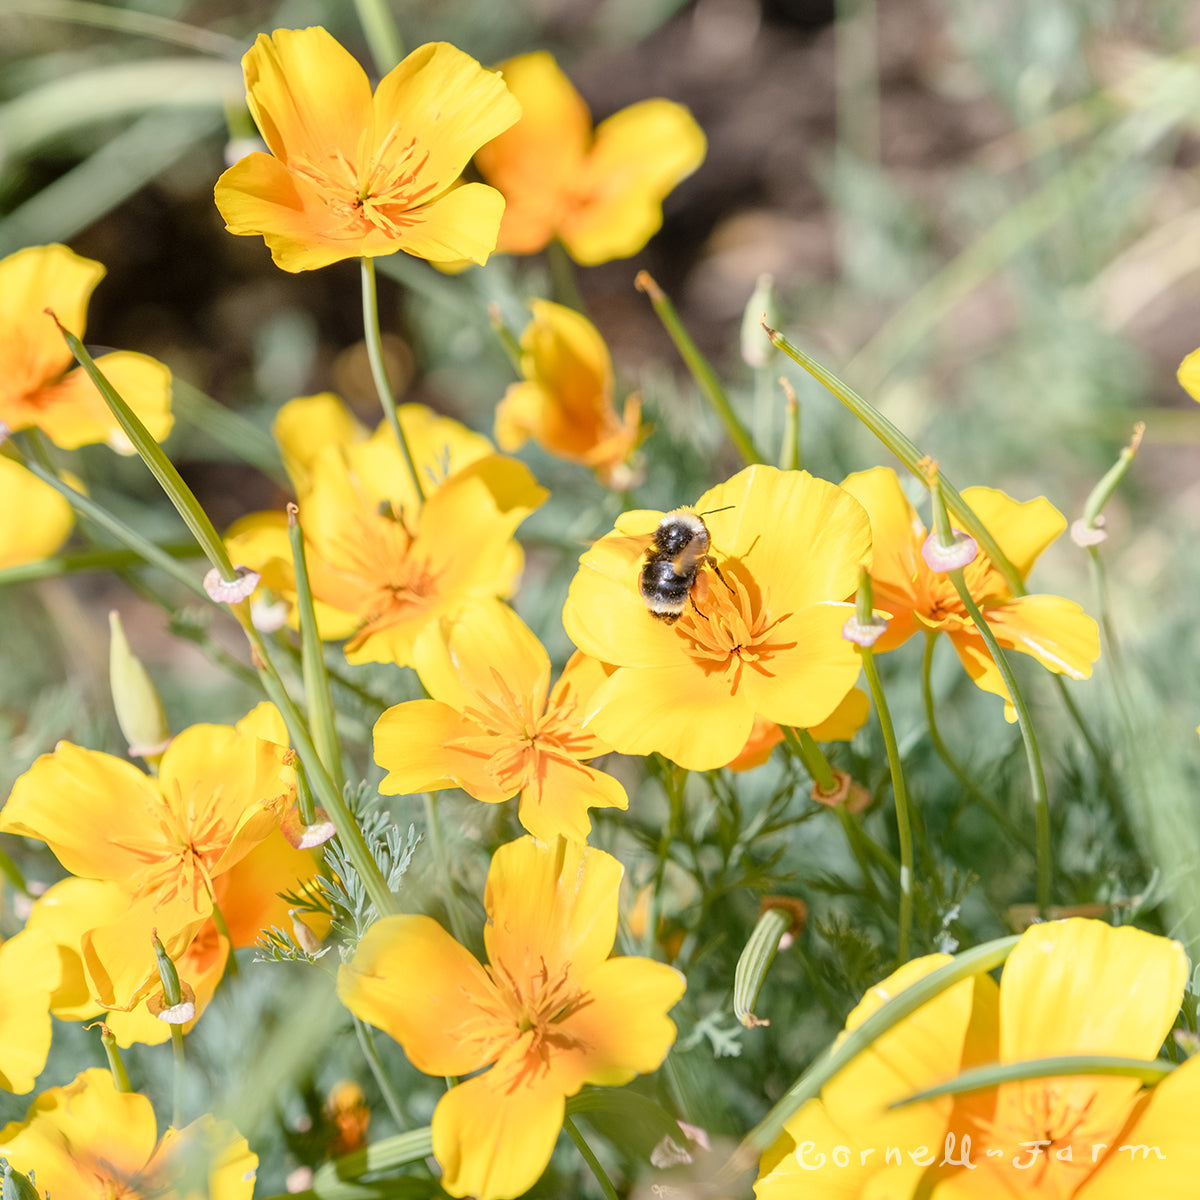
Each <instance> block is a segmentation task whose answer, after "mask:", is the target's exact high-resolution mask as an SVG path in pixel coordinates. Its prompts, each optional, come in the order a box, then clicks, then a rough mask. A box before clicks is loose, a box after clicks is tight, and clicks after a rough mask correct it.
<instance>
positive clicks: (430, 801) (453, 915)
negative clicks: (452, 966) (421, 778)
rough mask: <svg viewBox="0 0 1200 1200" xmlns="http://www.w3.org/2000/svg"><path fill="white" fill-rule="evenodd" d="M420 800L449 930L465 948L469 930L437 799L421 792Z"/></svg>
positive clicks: (432, 795)
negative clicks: (456, 888) (443, 836)
mask: <svg viewBox="0 0 1200 1200" xmlns="http://www.w3.org/2000/svg"><path fill="white" fill-rule="evenodd" d="M421 799H422V800H423V801H424V804H425V827H426V830H427V831H428V833H429V848H430V849H431V850H432V851H433V861H434V862H435V863H436V864H437V873H438V875H439V876H440V877H441V878H442V880H443V881H444V883H445V888H444V899H445V901H446V915H447V916H448V917H449V918H450V929H451V931H452V932H453V933H454V936H455V938H456V939H457V940H458V941H459V942H461V943H462V944H463V945H464V946H465V945H466V944H467V941H468V940H469V938H470V929H469V927H468V925H467V922H466V919H465V917H464V915H463V911H462V907H461V906H460V905H459V903H458V895H457V894H456V893H455V891H454V872H453V870H452V868H451V866H450V860H449V858H447V857H446V844H445V842H443V841H442V832H441V829H440V827H439V826H438V819H437V798H436V797H435V796H434V794H433V793H432V792H423V793H422V795H421Z"/></svg>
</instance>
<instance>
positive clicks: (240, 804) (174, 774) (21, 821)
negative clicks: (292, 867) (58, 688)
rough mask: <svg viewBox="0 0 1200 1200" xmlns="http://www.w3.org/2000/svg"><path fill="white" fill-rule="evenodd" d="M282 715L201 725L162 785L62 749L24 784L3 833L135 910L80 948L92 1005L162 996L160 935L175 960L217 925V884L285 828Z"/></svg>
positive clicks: (125, 1005)
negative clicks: (35, 845) (116, 887)
mask: <svg viewBox="0 0 1200 1200" xmlns="http://www.w3.org/2000/svg"><path fill="white" fill-rule="evenodd" d="M284 741H286V734H285V732H284V729H283V721H282V719H281V718H280V716H279V714H278V712H276V710H275V709H274V708H273V707H272V706H271V705H269V704H260V705H259V706H258V707H257V708H256V709H254V710H253V711H252V712H251V713H250V714H249V715H248V716H247V717H245V718H243V720H242V721H240V722H239V723H238V724H237V725H236V726H235V727H232V728H231V727H229V726H226V725H193V726H191V727H190V728H188V729H185V730H184V731H183V732H182V733H181V734H180V735H179V736H178V737H176V738H175V740H174V741H173V742H172V743H171V744H170V746H168V747H167V749H166V751H165V752H164V753H163V756H162V760H161V762H160V764H159V774H158V776H157V778H154V777H151V776H148V775H144V774H143V773H142V772H141V771H139V770H138V769H137V768H136V767H134V766H133V765H132V764H130V763H127V762H124V761H122V760H121V759H118V758H113V757H112V756H111V755H108V754H101V753H99V752H97V751H94V750H85V749H83V748H82V747H79V746H73V745H71V744H70V743H69V742H59V744H58V746H57V747H56V749H55V751H54V753H53V754H43V755H42V756H41V757H40V758H39V759H38V760H37V761H36V762H35V763H34V764H33V766H32V767H30V768H29V770H28V771H26V772H25V774H24V775H22V776H21V777H20V778H19V779H18V780H17V782H16V783H15V784H14V785H13V791H12V795H11V796H10V797H9V799H8V803H7V804H5V806H4V809H3V811H2V812H0V830H2V831H3V832H5V833H17V834H23V835H24V836H26V837H32V838H37V839H38V840H39V841H43V842H45V843H46V844H47V846H49V847H50V849H51V850H52V851H53V852H54V854H55V856H56V857H57V858H58V860H59V862H61V863H62V865H63V866H64V867H66V869H67V870H68V871H70V872H71V873H72V874H73V875H77V876H80V877H81V878H84V879H91V880H108V881H113V882H116V883H118V884H120V885H121V886H122V887H123V888H124V889H126V890H127V893H128V902H127V903H125V904H124V905H123V906H121V907H120V910H119V912H117V913H116V915H115V916H114V918H113V919H112V920H109V921H105V922H104V923H103V924H100V923H97V925H96V926H95V927H93V928H91V929H89V930H88V931H87V932H86V933H85V934H84V935H83V937H82V939H81V942H80V954H81V957H82V958H83V962H84V968H85V971H86V973H87V978H88V985H89V989H90V992H91V995H92V996H93V997H94V998H95V999H96V1000H98V1001H99V1002H100V1003H101V1004H102V1005H103V1006H104V1007H105V1008H114V1009H129V1008H132V1007H133V1006H134V1005H135V1004H137V1003H138V1001H139V1000H141V999H143V998H144V997H145V996H146V995H148V994H149V993H150V992H151V991H152V990H154V988H155V987H156V985H157V980H158V971H157V967H156V965H155V961H154V955H153V953H152V952H151V949H150V937H151V931H152V930H154V929H157V930H158V933H159V936H160V937H161V939H162V941H163V943H164V944H165V945H166V947H167V951H168V953H169V954H170V955H171V956H172V957H173V958H174V957H176V956H178V955H179V954H181V953H182V952H183V951H184V950H185V949H186V948H187V946H188V945H189V944H190V943H191V941H192V938H193V937H194V936H195V935H196V933H198V932H199V930H200V928H201V927H202V926H203V925H204V923H205V922H206V921H207V920H208V919H209V917H210V916H211V915H212V911H213V896H214V884H213V881H214V880H215V879H216V878H217V877H218V876H220V875H221V874H223V873H224V872H226V871H228V870H230V869H231V868H232V867H233V866H234V864H236V863H237V862H239V861H240V860H241V859H242V858H244V857H245V856H246V855H247V854H248V853H249V852H250V851H251V850H252V849H253V848H254V847H255V846H257V845H258V844H259V843H260V842H262V841H263V840H265V839H266V838H267V837H268V836H269V835H270V834H271V833H272V832H273V831H274V830H276V829H277V828H278V826H279V821H280V817H281V814H282V812H283V811H284V809H286V807H287V806H288V805H289V804H290V803H291V801H292V799H293V797H294V791H295V785H294V783H293V782H291V780H290V778H288V777H289V776H290V774H291V771H290V768H285V766H284V754H285V749H284V746H283V744H282V743H283V742H284Z"/></svg>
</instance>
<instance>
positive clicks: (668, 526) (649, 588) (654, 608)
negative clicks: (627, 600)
mask: <svg viewBox="0 0 1200 1200" xmlns="http://www.w3.org/2000/svg"><path fill="white" fill-rule="evenodd" d="M710 544H711V539H710V538H709V533H708V526H707V525H705V523H704V518H703V517H701V516H700V515H699V514H698V513H694V512H692V511H691V510H690V509H686V508H677V509H675V510H674V511H672V512H669V513H667V514H666V516H664V517H663V518H662V520H661V521H659V523H658V527H657V528H656V529H655V531H654V539H653V541H652V542H651V544H650V545H649V546H647V547H646V561H645V562H644V563H643V564H642V570H641V574H640V575H639V577H638V585H639V588H640V591H641V594H642V599H643V600H644V601H645V602H646V609H647V611H648V612H649V613H650V615H651V616H653V617H657V618H658V619H659V620H660V621H665V622H666V623H667V624H668V625H670V624H673V623H674V622H675V621H677V620H678V619H679V618H680V617H681V616H682V615H683V612H684V610H685V609H686V608H687V605H688V600H689V598H690V597H691V595H692V591H693V589H694V588H695V587H696V583H697V578H698V576H699V573H700V568H701V567H702V566H703V565H704V564H705V563H706V562H709V561H711V560H710V559H709V554H708V550H709V546H710Z"/></svg>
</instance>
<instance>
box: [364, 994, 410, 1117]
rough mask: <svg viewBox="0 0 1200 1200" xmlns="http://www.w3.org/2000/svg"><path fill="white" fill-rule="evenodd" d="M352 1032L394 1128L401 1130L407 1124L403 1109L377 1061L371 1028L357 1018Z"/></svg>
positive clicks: (381, 1065)
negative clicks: (356, 1036) (394, 1125)
mask: <svg viewBox="0 0 1200 1200" xmlns="http://www.w3.org/2000/svg"><path fill="white" fill-rule="evenodd" d="M354 1032H355V1033H356V1034H357V1035H358V1045H359V1049H361V1050H362V1053H363V1058H365V1059H366V1060H367V1066H368V1067H370V1068H371V1074H372V1075H373V1076H374V1077H375V1083H376V1084H377V1085H378V1087H379V1093H380V1095H381V1096H383V1102H384V1104H386V1105H387V1109H388V1112H389V1113H391V1114H392V1120H393V1121H394V1122H395V1124H396V1128H397V1129H398V1130H403V1129H404V1126H405V1125H407V1124H408V1122H407V1120H406V1119H405V1116H404V1109H403V1108H402V1107H401V1106H400V1098H399V1097H398V1096H397V1095H396V1092H395V1090H394V1089H393V1087H392V1081H391V1080H390V1079H389V1078H388V1075H387V1072H386V1071H385V1070H384V1069H383V1063H382V1062H381V1061H380V1059H379V1048H378V1047H377V1046H376V1045H375V1035H374V1033H372V1032H371V1027H370V1026H369V1025H367V1024H366V1022H364V1021H362V1020H360V1019H359V1018H358V1017H355V1018H354Z"/></svg>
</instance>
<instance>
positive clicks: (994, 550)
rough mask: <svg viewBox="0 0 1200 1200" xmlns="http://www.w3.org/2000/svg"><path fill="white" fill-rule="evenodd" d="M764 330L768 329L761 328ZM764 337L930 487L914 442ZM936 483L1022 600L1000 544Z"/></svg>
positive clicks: (811, 364) (809, 363) (782, 343)
mask: <svg viewBox="0 0 1200 1200" xmlns="http://www.w3.org/2000/svg"><path fill="white" fill-rule="evenodd" d="M764 328H767V327H765V326H764ZM767 336H768V337H769V338H770V339H771V341H772V342H774V343H775V345H776V346H778V347H779V348H780V350H782V351H783V352H784V354H786V355H787V356H788V358H790V359H791V360H792V361H793V362H794V363H797V364H799V365H800V366H802V367H803V368H804V369H805V370H806V371H807V372H808V373H809V374H810V375H811V376H812V377H813V378H814V379H815V380H816V381H817V382H818V383H819V384H820V385H821V386H822V387H824V388H825V389H826V390H827V391H828V392H829V393H830V394H831V395H832V396H833V397H834V398H835V399H837V400H838V401H840V402H841V403H842V404H844V405H845V406H846V408H848V409H849V410H850V412H851V413H853V414H854V416H856V417H857V418H858V419H859V420H860V421H861V422H862V423H863V424H864V425H865V426H866V427H867V428H868V429H869V430H870V431H871V432H872V433H873V434H874V435H875V436H876V437H877V438H878V439H879V440H880V441H881V442H882V443H883V444H884V445H885V446H886V447H887V448H888V449H889V450H890V451H891V452H892V453H893V454H894V455H895V456H896V457H897V458H898V459H899V460H900V461H901V462H902V463H903V464H904V465H905V467H907V468H908V470H909V471H911V472H912V474H914V475H915V476H916V477H917V478H918V479H919V480H920V481H921V483H923V484H924V485H925V486H926V487H928V486H929V476H928V473H927V471H926V470H925V469H924V467H923V466H922V463H923V462H924V461H925V459H926V455H924V454H923V453H922V452H921V451H920V450H919V449H918V448H917V445H916V443H915V442H913V441H911V440H910V439H909V438H908V437H907V436H906V435H905V434H904V433H902V432H901V430H900V428H899V427H898V426H897V425H895V424H893V423H892V422H891V421H890V420H888V418H887V417H885V416H884V415H883V413H881V412H880V411H879V409H877V408H876V407H875V405H873V404H872V403H871V402H870V401H869V400H867V399H866V398H865V397H864V396H863V395H862V394H861V393H859V392H857V391H855V389H854V388H852V387H851V386H850V385H849V384H848V383H846V381H845V380H844V379H840V378H839V377H838V376H837V375H835V374H834V373H833V372H832V371H831V370H829V368H828V367H824V366H822V365H821V364H820V363H819V362H817V360H816V359H815V358H813V357H812V355H811V354H808V353H807V352H806V351H804V350H801V349H800V347H799V346H796V345H794V344H793V343H792V342H790V341H788V339H787V338H786V337H784V336H783V334H782V333H780V332H779V331H778V330H777V329H770V328H767ZM938 482H939V484H940V485H941V489H942V496H943V498H944V499H945V502H946V507H947V508H948V509H949V510H950V512H951V514H952V515H953V516H954V519H955V520H956V521H957V522H958V523H959V524H960V525H961V526H962V528H963V529H965V530H966V531H967V532H968V533H969V534H970V535H971V536H972V537H973V538H974V539H975V540H976V541H977V542H978V543H979V545H980V546H981V547H982V549H983V552H984V553H985V554H986V555H987V556H988V558H989V559H991V561H992V565H993V566H994V567H995V568H996V570H997V571H999V572H1000V574H1001V575H1003V576H1004V579H1005V582H1006V583H1007V584H1008V586H1009V587H1010V588H1011V589H1012V592H1013V595H1015V596H1023V595H1024V594H1025V582H1024V580H1023V579H1022V578H1021V575H1020V573H1019V572H1018V571H1017V569H1016V567H1014V566H1013V565H1012V563H1011V562H1009V560H1008V556H1007V555H1006V554H1005V553H1004V551H1003V550H1001V549H1000V545H999V543H998V542H997V541H996V539H995V538H994V537H992V535H991V534H990V533H989V532H988V528H987V526H986V525H984V523H983V522H982V521H981V520H980V519H979V518H978V517H977V516H976V515H975V513H974V511H973V510H972V508H971V506H970V505H969V504H967V502H966V501H965V500H964V499H963V498H962V496H961V495H959V493H958V490H957V489H956V488H955V487H954V486H953V485H952V484H951V483H950V481H949V480H948V479H947V478H946V476H945V475H943V474H942V473H941V471H939V472H938Z"/></svg>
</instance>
